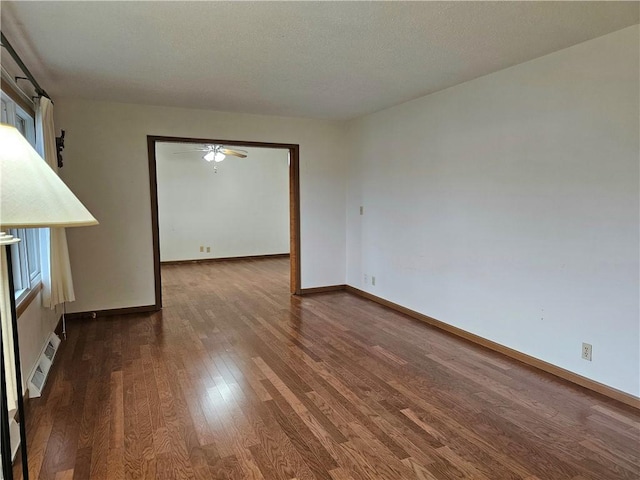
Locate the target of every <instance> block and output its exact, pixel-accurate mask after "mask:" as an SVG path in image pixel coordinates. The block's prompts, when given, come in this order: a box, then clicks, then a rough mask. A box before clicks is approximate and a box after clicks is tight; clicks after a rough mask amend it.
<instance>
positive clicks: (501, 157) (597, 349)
mask: <svg viewBox="0 0 640 480" xmlns="http://www.w3.org/2000/svg"><path fill="white" fill-rule="evenodd" d="M638 36H639V31H638V27H637V26H634V27H630V28H627V29H624V30H621V31H619V32H615V33H612V34H609V35H606V36H604V37H600V38H597V39H595V40H591V41H588V42H585V43H582V44H579V45H577V46H574V47H571V48H568V49H566V50H562V51H559V52H556V53H553V54H551V55H547V56H545V57H542V58H539V59H536V60H533V61H530V62H528V63H524V64H521V65H518V66H515V67H512V68H509V69H506V70H503V71H500V72H497V73H495V74H492V75H488V76H485V77H482V78H480V79H477V80H474V81H471V82H468V83H465V84H462V85H459V86H456V87H453V88H450V89H447V90H444V91H441V92H439V93H436V94H432V95H429V96H427V97H423V98H421V99H418V100H415V101H411V102H408V103H406V104H403V105H400V106H397V107H394V108H390V109H387V110H384V111H382V112H378V113H376V114H373V115H370V116H367V117H364V118H361V119H358V120H356V121H354V122H353V123H352V124H351V125H350V130H351V133H350V135H351V143H352V147H353V158H352V159H351V160H350V162H349V173H348V176H349V178H348V186H347V191H348V200H347V281H348V284H350V285H353V286H355V287H358V288H362V289H364V290H366V291H369V292H371V293H373V294H375V295H377V296H380V297H383V298H385V299H388V300H390V301H393V302H396V303H399V304H401V305H404V306H406V307H408V308H411V309H414V310H417V311H418V312H421V313H424V314H426V315H430V316H432V317H435V318H437V319H439V320H442V321H444V322H447V323H450V324H452V325H455V326H457V327H459V328H462V329H464V330H467V331H469V332H473V333H475V334H477V335H480V336H482V337H485V338H488V339H491V340H493V341H495V342H498V343H500V344H503V345H506V346H508V347H511V348H514V349H516V350H519V351H521V352H524V353H526V354H529V355H532V356H534V357H537V358H540V359H542V360H545V361H547V362H550V363H552V364H555V365H558V366H560V367H562V368H565V369H567V370H570V371H572V372H575V373H578V374H580V375H583V376H585V377H588V378H591V379H593V380H596V381H598V382H601V383H604V384H606V385H609V386H611V387H614V388H617V389H620V390H622V391H625V392H628V393H631V394H633V395H636V396H640V325H639V319H638V312H639V304H638V291H639V282H638V272H639V263H638V245H639V238H638V231H639V230H638V229H639V209H638V200H639V186H638V185H639V184H638V179H639V162H638V155H639V139H638V135H639V134H638V131H639V123H638V118H639V98H638V90H639V82H638V71H639V65H638ZM360 205H364V207H365V215H364V216H360V215H359V213H358V207H359V206H360ZM365 273H366V274H369V275H375V276H376V285H375V286H371V285H364V284H363V275H364V274H365ZM582 342H588V343H591V344H592V345H593V361H592V362H588V361H585V360H582V359H581V358H580V353H581V344H582Z"/></svg>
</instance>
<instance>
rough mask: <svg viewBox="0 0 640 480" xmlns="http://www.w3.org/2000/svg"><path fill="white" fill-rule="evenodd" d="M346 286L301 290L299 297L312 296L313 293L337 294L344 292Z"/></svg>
mask: <svg viewBox="0 0 640 480" xmlns="http://www.w3.org/2000/svg"><path fill="white" fill-rule="evenodd" d="M346 288H347V286H346V285H327V286H324V287H313V288H301V289H300V293H299V295H313V294H314V293H327V292H339V291H341V290H345V289H346Z"/></svg>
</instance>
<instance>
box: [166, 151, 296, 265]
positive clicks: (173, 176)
mask: <svg viewBox="0 0 640 480" xmlns="http://www.w3.org/2000/svg"><path fill="white" fill-rule="evenodd" d="M226 146H227V147H229V148H234V147H233V146H229V145H226ZM196 147H198V145H194V144H191V145H190V144H185V143H164V142H163V143H158V144H157V147H156V158H157V162H156V166H157V178H158V217H159V230H160V260H161V261H170V260H193V259H204V258H225V257H243V256H250V255H267V254H275V253H289V151H288V150H284V149H270V148H248V147H241V148H242V149H243V150H246V151H247V158H238V157H233V156H227V158H225V159H224V160H223V161H222V162H219V163H216V162H211V163H209V162H207V161H205V160H203V158H202V157H203V155H204V153H203V152H198V151H196V152H193V151H189V150H193V149H194V148H196ZM200 147H202V145H200ZM180 152H183V153H180ZM214 166H215V167H217V168H216V170H215V171H214ZM201 246H202V247H205V251H204V252H200V247H201ZM207 248H209V249H210V250H211V251H210V252H207Z"/></svg>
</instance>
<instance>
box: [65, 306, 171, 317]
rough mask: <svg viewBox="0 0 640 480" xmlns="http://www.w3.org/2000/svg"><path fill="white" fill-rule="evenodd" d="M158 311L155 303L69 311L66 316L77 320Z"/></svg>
mask: <svg viewBox="0 0 640 480" xmlns="http://www.w3.org/2000/svg"><path fill="white" fill-rule="evenodd" d="M157 311H158V309H157V308H156V306H155V305H142V306H140V307H125V308H111V309H108V310H95V311H93V312H91V311H89V312H74V313H67V314H66V317H67V320H76V319H79V318H85V319H86V318H97V317H112V316H114V315H130V314H132V313H151V312H157ZM60 318H62V317H60Z"/></svg>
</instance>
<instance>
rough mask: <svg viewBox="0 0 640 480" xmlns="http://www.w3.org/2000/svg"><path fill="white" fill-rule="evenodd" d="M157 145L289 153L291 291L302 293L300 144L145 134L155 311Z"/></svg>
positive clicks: (158, 303) (158, 291) (158, 304)
mask: <svg viewBox="0 0 640 480" xmlns="http://www.w3.org/2000/svg"><path fill="white" fill-rule="evenodd" d="M158 142H171V143H195V144H209V143H210V144H222V145H229V146H237V147H259V148H279V149H284V150H289V241H290V252H289V255H290V263H291V288H290V291H291V293H292V294H293V295H299V294H300V293H301V281H300V278H301V275H300V145H297V144H293V143H267V142H247V141H243V140H219V139H211V138H187V137H165V136H157V135H147V152H148V156H149V187H150V193H151V230H152V233H153V273H154V281H155V297H156V298H155V305H154V307H155V309H156V310H160V309H161V308H162V278H161V276H160V227H159V224H158V180H157V169H156V144H157V143H158Z"/></svg>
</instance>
